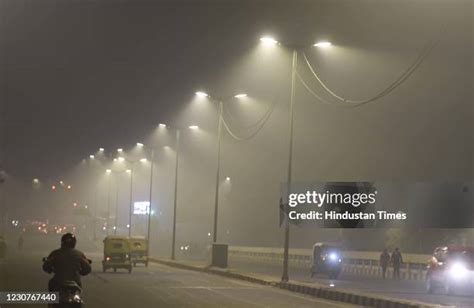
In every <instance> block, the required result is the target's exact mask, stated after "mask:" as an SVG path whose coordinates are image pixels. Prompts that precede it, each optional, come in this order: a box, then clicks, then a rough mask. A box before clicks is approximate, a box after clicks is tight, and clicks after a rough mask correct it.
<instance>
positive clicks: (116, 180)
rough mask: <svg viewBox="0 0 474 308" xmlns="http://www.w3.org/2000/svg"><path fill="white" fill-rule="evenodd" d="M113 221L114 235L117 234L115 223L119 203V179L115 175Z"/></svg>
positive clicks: (116, 221)
mask: <svg viewBox="0 0 474 308" xmlns="http://www.w3.org/2000/svg"><path fill="white" fill-rule="evenodd" d="M115 183H116V185H115V186H116V187H115V222H114V235H117V223H118V205H119V181H118V179H117V177H115Z"/></svg>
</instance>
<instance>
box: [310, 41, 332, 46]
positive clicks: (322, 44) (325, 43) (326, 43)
mask: <svg viewBox="0 0 474 308" xmlns="http://www.w3.org/2000/svg"><path fill="white" fill-rule="evenodd" d="M331 45H332V44H331V42H328V41H321V42H317V43H315V44H314V45H313V46H314V47H322V48H324V47H329V46H331Z"/></svg>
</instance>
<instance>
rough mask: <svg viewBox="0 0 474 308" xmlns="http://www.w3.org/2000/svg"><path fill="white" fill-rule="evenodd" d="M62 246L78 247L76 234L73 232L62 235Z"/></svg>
mask: <svg viewBox="0 0 474 308" xmlns="http://www.w3.org/2000/svg"><path fill="white" fill-rule="evenodd" d="M61 247H64V248H74V247H76V236H75V235H74V234H72V233H66V234H64V235H63V236H62V237H61Z"/></svg>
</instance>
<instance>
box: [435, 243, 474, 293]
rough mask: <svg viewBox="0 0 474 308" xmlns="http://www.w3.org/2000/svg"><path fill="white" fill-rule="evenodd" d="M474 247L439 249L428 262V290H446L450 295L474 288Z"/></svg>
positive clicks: (454, 246) (456, 246) (455, 246)
mask: <svg viewBox="0 0 474 308" xmlns="http://www.w3.org/2000/svg"><path fill="white" fill-rule="evenodd" d="M473 281H474V246H463V245H451V246H443V247H437V248H436V249H435V250H434V252H433V255H432V256H431V258H430V259H429V260H428V266H427V273H426V290H427V291H428V293H435V292H436V291H437V290H444V292H445V293H447V294H449V295H453V294H455V293H456V292H457V291H462V290H464V289H466V290H468V289H471V290H472V287H473V286H474V284H473Z"/></svg>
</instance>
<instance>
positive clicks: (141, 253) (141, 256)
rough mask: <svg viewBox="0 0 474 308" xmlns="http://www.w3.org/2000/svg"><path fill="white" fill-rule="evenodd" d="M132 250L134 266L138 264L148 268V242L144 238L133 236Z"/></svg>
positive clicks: (131, 238)
mask: <svg viewBox="0 0 474 308" xmlns="http://www.w3.org/2000/svg"><path fill="white" fill-rule="evenodd" d="M130 249H131V256H132V264H133V266H137V263H142V264H145V266H148V240H147V239H146V238H145V237H144V236H131V237H130Z"/></svg>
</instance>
